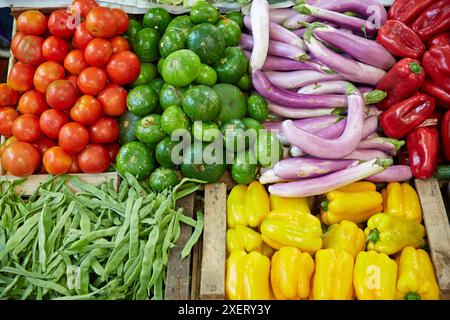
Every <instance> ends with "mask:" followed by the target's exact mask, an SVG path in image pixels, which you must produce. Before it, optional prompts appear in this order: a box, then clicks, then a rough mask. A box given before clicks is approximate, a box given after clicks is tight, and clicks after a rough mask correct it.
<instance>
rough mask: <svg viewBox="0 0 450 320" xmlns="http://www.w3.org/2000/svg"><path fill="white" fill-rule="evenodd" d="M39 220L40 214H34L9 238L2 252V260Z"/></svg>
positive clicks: (0, 253)
mask: <svg viewBox="0 0 450 320" xmlns="http://www.w3.org/2000/svg"><path fill="white" fill-rule="evenodd" d="M38 220H39V215H34V216H32V217H31V218H30V219H28V220H27V221H26V222H25V223H24V224H23V225H22V226H21V227H20V228H19V229H17V231H16V232H15V233H14V235H13V236H12V237H11V238H9V240H8V242H7V243H6V246H5V249H4V250H3V251H2V252H0V261H1V260H3V257H4V256H6V255H7V254H8V253H9V252H10V251H11V250H13V249H14V248H15V247H17V246H18V245H19V244H20V243H21V242H22V240H23V239H24V238H25V237H26V236H27V234H28V233H29V232H30V231H31V230H32V229H33V228H34V227H35V226H36V224H37V223H38Z"/></svg>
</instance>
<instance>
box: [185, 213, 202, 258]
mask: <svg viewBox="0 0 450 320" xmlns="http://www.w3.org/2000/svg"><path fill="white" fill-rule="evenodd" d="M203 223H204V219H203V212H202V211H197V225H196V226H195V229H194V232H193V233H192V236H191V237H190V239H189V240H188V242H186V245H185V246H184V248H183V250H182V251H181V259H184V258H186V257H187V256H188V255H189V254H190V253H191V250H192V248H193V247H194V245H195V244H196V243H197V241H198V239H199V238H200V236H201V234H202V231H203Z"/></svg>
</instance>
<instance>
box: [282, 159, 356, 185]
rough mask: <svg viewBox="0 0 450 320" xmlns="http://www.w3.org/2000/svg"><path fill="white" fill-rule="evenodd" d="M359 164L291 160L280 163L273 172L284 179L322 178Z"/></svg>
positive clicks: (343, 161)
mask: <svg viewBox="0 0 450 320" xmlns="http://www.w3.org/2000/svg"><path fill="white" fill-rule="evenodd" d="M356 164H358V161H354V160H327V159H314V158H290V159H284V160H281V161H280V162H278V163H277V164H276V165H275V167H274V168H273V171H274V173H275V175H276V176H278V177H280V178H282V179H289V180H293V179H305V178H315V177H320V176H323V175H326V174H329V173H331V172H335V171H338V170H342V169H345V168H348V167H350V166H353V165H356Z"/></svg>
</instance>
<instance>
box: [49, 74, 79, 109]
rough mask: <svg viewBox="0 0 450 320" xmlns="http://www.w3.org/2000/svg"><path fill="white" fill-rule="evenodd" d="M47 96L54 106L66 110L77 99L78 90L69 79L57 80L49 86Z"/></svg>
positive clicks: (50, 103)
mask: <svg viewBox="0 0 450 320" xmlns="http://www.w3.org/2000/svg"><path fill="white" fill-rule="evenodd" d="M45 97H46V99H47V103H48V104H49V105H50V106H51V107H52V108H54V109H56V110H66V109H70V108H72V106H73V105H74V104H75V102H76V101H77V99H78V91H77V89H76V88H75V87H74V86H73V84H72V82H70V81H69V80H56V81H53V82H52V83H50V85H49V86H48V88H47V93H46V95H45Z"/></svg>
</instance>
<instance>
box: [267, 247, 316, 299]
mask: <svg viewBox="0 0 450 320" xmlns="http://www.w3.org/2000/svg"><path fill="white" fill-rule="evenodd" d="M271 264H272V268H271V270H270V281H271V284H272V290H273V293H274V295H275V298H276V299H277V300H300V299H307V298H308V297H309V293H310V285H311V276H312V274H313V272H314V260H313V258H312V257H311V255H310V254H309V253H306V252H301V251H300V250H298V249H297V248H294V247H283V248H281V249H280V250H279V251H277V252H275V254H274V255H273V257H272V262H271Z"/></svg>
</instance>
